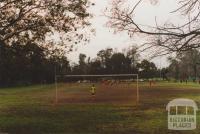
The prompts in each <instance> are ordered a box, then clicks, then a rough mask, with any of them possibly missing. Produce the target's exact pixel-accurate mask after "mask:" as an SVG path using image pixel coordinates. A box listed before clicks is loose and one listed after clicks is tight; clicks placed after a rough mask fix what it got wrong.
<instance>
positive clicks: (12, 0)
mask: <svg viewBox="0 0 200 134" xmlns="http://www.w3.org/2000/svg"><path fill="white" fill-rule="evenodd" d="M90 5H91V3H90V2H89V1H88V0H0V13H1V14H0V41H1V42H4V43H6V44H12V42H17V41H18V42H20V44H24V45H26V44H27V42H37V44H39V45H45V44H48V42H47V38H50V37H51V35H54V36H55V35H56V36H58V39H55V38H53V39H52V40H50V41H51V42H53V45H55V44H56V42H55V41H53V40H58V41H60V43H59V45H60V47H59V48H61V47H63V48H66V47H67V48H68V49H71V47H72V45H74V44H77V43H79V42H80V41H85V42H87V41H88V40H89V38H88V36H87V32H86V30H84V28H85V27H88V26H90V21H89V19H90V18H91V17H92V15H91V14H90V13H89V12H88V7H89V6H90ZM90 32H91V31H88V34H89V33H90ZM62 42H64V43H62ZM69 44H71V45H69ZM53 45H52V44H51V46H48V48H49V47H53Z"/></svg>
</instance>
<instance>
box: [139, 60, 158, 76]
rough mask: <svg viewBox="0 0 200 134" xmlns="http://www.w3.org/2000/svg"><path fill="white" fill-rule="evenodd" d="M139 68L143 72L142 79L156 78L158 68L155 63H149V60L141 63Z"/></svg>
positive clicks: (141, 73)
mask: <svg viewBox="0 0 200 134" xmlns="http://www.w3.org/2000/svg"><path fill="white" fill-rule="evenodd" d="M137 67H138V69H139V70H140V71H141V72H140V76H141V77H142V78H148V79H149V78H154V77H156V72H157V68H156V65H155V64H154V63H153V62H149V61H148V60H143V61H142V62H141V63H138V65H137Z"/></svg>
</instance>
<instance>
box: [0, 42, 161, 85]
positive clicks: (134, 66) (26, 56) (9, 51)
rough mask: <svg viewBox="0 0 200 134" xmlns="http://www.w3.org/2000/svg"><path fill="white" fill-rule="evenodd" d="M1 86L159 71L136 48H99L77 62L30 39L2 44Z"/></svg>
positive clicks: (148, 74) (147, 74) (156, 74)
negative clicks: (66, 77)
mask: <svg viewBox="0 0 200 134" xmlns="http://www.w3.org/2000/svg"><path fill="white" fill-rule="evenodd" d="M0 56H1V58H0V74H1V75H0V86H10V85H22V84H23V85H24V84H39V83H52V82H54V78H55V73H56V74H60V75H62V74H121V73H140V76H141V78H152V77H159V70H158V69H157V68H156V66H155V64H154V63H152V62H149V61H148V60H142V61H141V62H139V55H138V54H137V51H136V48H134V47H131V48H128V49H126V50H124V52H114V51H113V49H112V48H107V49H105V50H101V51H99V52H98V53H97V56H96V57H95V58H93V59H91V58H90V57H87V56H86V55H85V54H80V55H79V62H78V63H74V64H72V65H70V64H69V61H68V59H67V57H65V56H63V55H59V53H55V54H54V55H52V54H50V53H49V51H47V49H45V48H43V47H39V45H38V44H35V43H31V42H29V43H28V44H26V45H20V44H17V43H15V44H12V45H11V46H8V45H5V44H3V43H2V44H1V47H0Z"/></svg>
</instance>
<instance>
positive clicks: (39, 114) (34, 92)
mask: <svg viewBox="0 0 200 134" xmlns="http://www.w3.org/2000/svg"><path fill="white" fill-rule="evenodd" d="M87 87H88V86H84V87H82V86H72V87H68V88H66V87H65V86H64V85H63V84H60V85H59V89H60V90H65V93H66V94H76V93H80V94H82V93H85V92H86V91H87ZM119 94H120V93H119ZM54 95H55V87H54V85H44V86H30V87H20V88H3V89H0V132H5V133H19V134H40V133H41V134H43V133H64V134H66V133H67V134H96V133H97V134H129V133H130V134H166V133H170V134H177V133H178V134H191V133H192V134H199V133H200V112H198V114H197V115H198V116H197V123H198V124H197V129H196V130H193V131H170V130H168V129H167V112H166V110H165V107H166V105H167V103H168V102H169V101H170V100H172V99H174V98H191V99H194V100H195V101H196V102H197V104H199V103H200V97H199V96H200V85H198V84H193V83H188V84H180V83H167V82H163V83H157V84H156V86H153V87H149V85H148V83H140V95H141V97H140V99H141V101H140V105H139V106H136V105H135V103H134V100H131V102H130V103H127V104H126V103H125V104H120V103H106V102H105V103H103V102H100V103H77V102H76V103H74V104H73V103H59V104H58V105H53V100H54ZM75 99H76V98H75Z"/></svg>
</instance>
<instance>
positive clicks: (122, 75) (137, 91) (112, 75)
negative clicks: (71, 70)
mask: <svg viewBox="0 0 200 134" xmlns="http://www.w3.org/2000/svg"><path fill="white" fill-rule="evenodd" d="M125 76H136V79H137V80H136V84H137V85H136V104H137V105H138V104H139V99H140V95H139V94H140V92H139V75H138V74H101V75H55V87H56V91H55V92H56V93H55V102H56V103H58V82H57V80H58V78H59V77H65V78H67V77H68V78H69V77H125Z"/></svg>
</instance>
